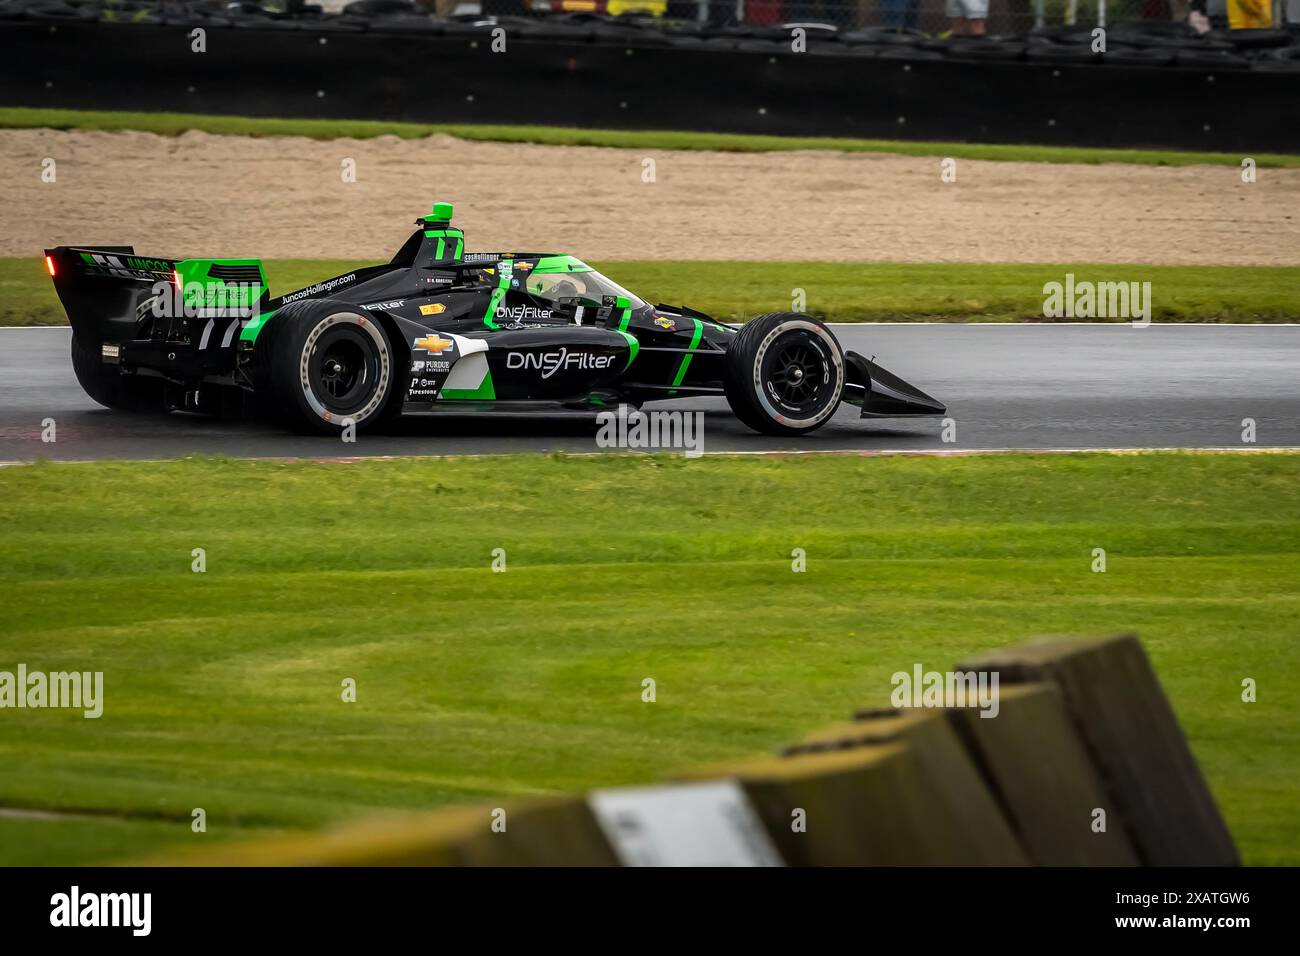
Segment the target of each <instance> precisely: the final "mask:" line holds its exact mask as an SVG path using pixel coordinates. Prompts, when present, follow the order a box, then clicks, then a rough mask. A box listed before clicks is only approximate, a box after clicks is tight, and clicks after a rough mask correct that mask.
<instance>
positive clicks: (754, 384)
mask: <svg viewBox="0 0 1300 956" xmlns="http://www.w3.org/2000/svg"><path fill="white" fill-rule="evenodd" d="M726 368H727V374H726V379H725V381H724V385H725V386H726V392H727V402H728V404H730V405H731V410H732V411H733V412H735V414H736V417H737V418H739V419H740V420H741V421H742V422H744V423H745V424H746V425H748V426H749V427H750V428H752V429H754V430H755V431H759V432H763V433H765V434H768V435H804V434H807V433H808V432H811V431H814V430H815V429H817V428H820V427H821V426H822V425H824V424H825V423H826V421H827V420H828V419H829V418H830V417H831V416H832V415H833V414H835V409H836V408H838V407H839V404H840V397H841V396H842V395H843V394H844V352H843V350H842V349H841V348H840V344H839V342H837V341H836V340H835V336H834V335H832V334H831V331H830V329H828V328H826V326H825V325H824V324H823V323H821V322H819V321H817V320H816V319H813V318H809V317H808V316H806V315H801V314H799V313H797V312H773V313H770V314H768V315H761V316H759V317H758V318H756V319H753V320H751V321H749V322H747V323H746V324H745V326H744V328H742V329H741V330H740V333H739V334H738V335H737V336H736V337H735V339H733V340H732V342H731V345H730V346H728V348H727V356H726Z"/></svg>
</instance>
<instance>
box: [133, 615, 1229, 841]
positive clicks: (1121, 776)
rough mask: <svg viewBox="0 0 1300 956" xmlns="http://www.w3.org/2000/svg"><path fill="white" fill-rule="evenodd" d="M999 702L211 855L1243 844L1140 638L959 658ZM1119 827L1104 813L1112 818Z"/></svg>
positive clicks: (1065, 642)
mask: <svg viewBox="0 0 1300 956" xmlns="http://www.w3.org/2000/svg"><path fill="white" fill-rule="evenodd" d="M958 671H959V672H961V673H965V674H967V675H969V674H970V673H972V672H982V673H986V674H992V673H996V674H997V675H998V680H997V682H996V683H993V682H992V681H991V680H990V681H988V683H989V684H990V685H991V686H992V687H993V690H994V692H995V694H996V706H995V707H989V708H983V707H981V708H976V707H951V706H950V707H926V708H921V707H917V708H909V709H906V710H898V709H887V710H866V711H862V712H860V713H859V714H857V715H856V719H855V720H853V721H845V722H842V723H838V724H832V725H830V726H828V727H825V728H823V729H821V730H818V731H815V732H813V733H811V734H809V735H808V736H807V737H805V738H804V739H802V740H800V741H799V742H797V743H795V744H791V745H790V746H788V747H786V748H784V749H783V750H782V751H781V753H780V755H777V756H769V757H759V758H754V759H749V760H740V761H735V762H730V763H723V764H718V765H715V766H709V767H702V768H699V769H696V770H692V771H688V772H686V773H684V774H681V775H679V776H678V777H677V779H676V781H675V782H673V783H671V784H668V785H664V786H654V787H636V788H616V789H608V790H597V791H594V792H592V793H591V794H589V795H588V796H587V797H586V798H585V799H582V798H577V797H571V798H561V799H554V800H541V801H534V802H529V803H522V804H512V805H509V806H507V807H506V808H504V810H502V809H501V808H493V807H475V808H456V809H450V810H443V811H439V812H436V813H428V814H418V815H417V814H412V815H407V816H404V817H396V816H395V817H391V818H387V819H381V820H375V821H371V822H365V823H361V824H357V825H353V826H349V827H345V828H341V829H338V830H333V831H328V832H323V833H315V834H304V835H301V836H292V837H285V838H281V839H272V840H264V841H260V842H252V843H247V844H242V845H231V846H226V847H221V848H218V849H216V850H213V851H211V852H207V853H204V854H202V855H193V856H185V855H181V856H179V857H177V858H175V859H168V860H150V861H147V862H149V863H154V864H158V863H178V864H199V865H209V866H229V865H237V866H310V865H322V866H370V865H374V866H404V865H405V866H427V865H442V866H532V865H549V866H567V865H578V866H614V865H624V866H685V865H731V866H778V865H781V864H782V863H785V864H789V865H792V866H915V865H920V866H926V865H929V866H935V865H938V866H1015V865H1024V864H1037V865H1080V864H1086V865H1102V866H1124V865H1133V864H1136V863H1144V864H1148V865H1171V864H1172V865H1227V864H1235V863H1236V862H1237V852H1236V848H1235V847H1234V845H1233V842H1232V837H1231V835H1230V834H1229V833H1228V830H1227V827H1226V826H1225V825H1224V823H1223V820H1222V818H1221V817H1220V816H1219V812H1218V808H1217V807H1216V806H1215V804H1214V800H1213V798H1212V796H1211V795H1210V792H1209V790H1208V789H1207V787H1206V785H1205V781H1204V780H1203V779H1202V777H1201V774H1200V770H1199V769H1198V768H1197V766H1196V761H1195V758H1194V757H1193V756H1192V753H1191V750H1190V748H1189V747H1188V745H1187V741H1186V740H1185V739H1184V737H1183V734H1182V731H1181V730H1180V728H1179V726H1178V722H1177V719H1176V718H1175V716H1174V713H1173V710H1172V709H1171V708H1170V706H1169V703H1168V701H1167V700H1166V699H1165V696H1164V693H1163V692H1162V691H1161V689H1160V685H1159V682H1158V681H1157V680H1156V677H1155V673H1154V672H1153V671H1152V669H1151V665H1150V662H1149V661H1148V660H1147V657H1146V654H1145V653H1144V652H1143V650H1142V647H1141V645H1140V644H1139V643H1138V641H1137V638H1136V637H1133V636H1128V635H1125V636H1120V637H1114V638H1106V639H1103V640H1076V639H1048V640H1043V641H1037V642H1034V643H1031V644H1026V645H1021V646H1019V647H1011V648H1005V649H1002V650H999V651H996V652H993V653H991V654H988V655H985V656H983V657H979V658H976V659H974V660H972V661H969V662H967V663H966V664H964V665H960V666H959V667H958ZM1103 821H1104V823H1103Z"/></svg>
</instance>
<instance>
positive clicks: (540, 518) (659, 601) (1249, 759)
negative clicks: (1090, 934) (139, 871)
mask: <svg viewBox="0 0 1300 956" xmlns="http://www.w3.org/2000/svg"><path fill="white" fill-rule="evenodd" d="M1297 485H1300V456H1297V455H1288V454H1272V455H1268V454H1259V455H1249V456H1247V455H1204V454H1176V453H1160V454H1157V453H1152V454H1139V455H1104V454H1081V455H1074V456H1068V457H1061V456H1032V455H1006V456H974V457H967V458H956V459H947V460H940V459H935V458H910V457H894V458H862V457H845V456H808V457H797V458H788V459H780V458H707V459H703V460H699V461H694V462H688V461H686V460H684V459H682V458H678V457H669V456H654V457H643V456H606V457H591V458H573V457H563V456H555V457H538V456H532V457H528V456H519V457H494V458H491V459H448V460H395V461H368V462H362V463H352V464H342V463H339V464H327V463H311V462H301V463H280V462H266V461H262V462H247V461H223V460H186V461H176V462H169V463H162V464H157V463H154V464H151V463H99V464H92V465H56V464H48V463H45V464H37V465H33V466H23V467H13V468H6V469H3V470H0V523H2V524H3V527H4V528H5V533H4V535H3V537H0V569H2V571H3V573H2V574H0V606H3V607H4V608H5V613H4V615H3V617H0V668H3V669H12V668H13V667H15V666H16V664H17V663H18V662H19V661H22V662H25V663H26V664H27V665H28V667H29V668H31V669H40V670H67V669H76V670H102V671H103V672H104V674H105V698H106V699H105V705H104V714H103V716H102V717H101V718H100V719H98V720H86V719H83V718H82V717H81V716H80V714H78V713H72V712H68V711H53V710H25V711H21V712H20V711H6V712H4V713H0V727H3V733H2V734H0V763H2V764H3V766H4V768H5V773H3V774H0V806H8V807H20V808H28V809H44V810H50V811H61V812H69V813H72V812H77V811H82V812H86V811H89V812H99V813H111V814H113V815H114V817H113V818H111V819H104V820H102V821H96V820H94V819H91V820H89V821H88V820H86V819H84V818H83V817H76V818H73V819H69V821H68V822H67V824H66V825H62V824H61V823H59V822H40V823H36V822H27V821H13V820H9V821H5V822H2V823H0V863H12V862H19V861H31V860H33V859H37V860H41V859H50V860H59V861H64V862H67V861H81V860H88V859H92V858H93V859H106V858H117V857H132V856H139V855H141V854H150V853H154V852H157V851H159V850H161V849H165V848H167V847H169V846H182V847H189V848H192V847H194V846H195V844H196V842H197V841H200V840H206V841H216V840H221V839H228V838H231V837H237V836H242V835H247V834H249V833H254V832H263V831H264V830H267V829H277V828H278V829H295V828H310V827H318V826H322V825H326V824H330V823H334V822H337V821H340V820H343V819H355V818H358V817H361V816H364V815H366V814H370V813H374V812H376V811H379V810H383V809H414V808H430V807H436V806H439V805H443V804H449V803H462V802H477V801H483V800H499V799H506V798H509V797H511V796H519V795H535V794H540V793H550V792H559V791H578V790H581V789H584V788H587V787H592V786H603V785H616V784H626V783H634V782H642V781H652V780H656V779H660V778H662V777H663V776H664V775H665V774H668V773H671V772H672V771H674V770H677V769H680V768H683V767H687V766H690V765H693V764H698V763H700V762H705V761H713V760H718V759H726V758H731V757H735V756H741V755H747V754H751V753H754V752H759V751H768V750H770V749H771V748H773V747H775V746H777V745H779V744H781V743H782V742H788V741H789V740H791V739H794V738H796V737H797V736H801V735H802V734H804V733H805V732H807V731H808V730H810V729H812V728H814V727H816V726H819V725H821V724H824V723H828V722H830V721H833V720H836V719H841V718H843V717H844V716H845V715H846V714H848V713H849V712H850V711H852V710H853V709H854V708H856V707H862V706H869V705H879V704H884V703H886V702H887V700H888V696H889V692H890V689H891V688H890V683H889V677H890V675H891V674H892V673H894V672H895V671H898V670H910V669H911V668H912V666H913V664H915V663H917V662H920V663H922V664H923V665H924V666H925V667H927V668H933V669H939V670H944V669H947V668H948V667H950V666H951V665H952V664H953V663H954V662H955V661H957V660H958V659H960V658H962V657H963V656H965V655H968V654H971V653H973V652H977V651H981V650H985V649H989V648H992V647H996V646H1001V645H1005V644H1009V643H1015V642H1019V641H1022V640H1024V639H1027V638H1031V637H1033V636H1036V635H1040V634H1049V633H1058V634H1059V633H1067V634H1092V633H1109V632H1116V631H1121V630H1128V629H1135V630H1138V631H1139V632H1140V633H1141V634H1142V636H1143V639H1144V642H1145V645H1146V647H1147V650H1148V652H1149V653H1150V655H1151V656H1152V658H1153V661H1154V664H1155V667H1156V670H1157V671H1158V673H1159V675H1160V678H1161V680H1162V682H1163V684H1164V687H1165V689H1166V692H1167V693H1168V695H1169V697H1170V700H1171V702H1172V704H1173V706H1174V708H1175V710H1176V711H1177V713H1178V716H1179V718H1180V720H1181V721H1182V725H1183V727H1184V728H1185V730H1186V733H1187V735H1188V737H1189V739H1190V741H1191V744H1192V747H1193V749H1194V751H1195V752H1196V754H1197V757H1198V759H1199V761H1200V763H1201V766H1202V768H1203V770H1204V772H1205V774H1206V777H1207V779H1208V780H1209V782H1210V785H1211V787H1212V789H1213V790H1214V792H1215V794H1216V796H1217V798H1218V800H1219V801H1220V803H1221V806H1222V807H1223V810H1224V813H1225V816H1226V818H1227V820H1228V822H1229V825H1230V826H1231V828H1232V831H1233V833H1234V834H1235V836H1236V838H1237V840H1238V842H1239V845H1240V847H1241V849H1242V851H1243V854H1244V858H1245V860H1246V861H1247V862H1249V863H1253V864H1269V863H1274V864H1290V865H1296V864H1300V809H1298V808H1297V805H1296V801H1295V794H1296V793H1298V792H1300V751H1297V749H1296V747H1295V741H1296V740H1297V739H1300V705H1297V703H1296V699H1295V697H1294V695H1292V694H1291V693H1290V692H1289V688H1291V687H1294V686H1296V685H1297V682H1300V644H1297V642H1296V640H1295V635H1296V633H1297V630H1298V629H1300V595H1298V594H1297V591H1296V589H1295V586H1294V582H1295V581H1297V580H1300V496H1297V495H1295V493H1294V491H1295V488H1296V487H1297ZM796 547H799V548H804V549H806V552H807V560H808V565H807V572H806V573H804V574H794V573H791V565H790V554H791V549H792V548H796ZM1098 547H1100V548H1105V549H1106V551H1107V555H1108V568H1107V571H1106V573H1104V574H1095V573H1092V572H1091V570H1090V566H1091V563H1092V560H1093V559H1092V549H1093V548H1098ZM194 548H204V549H206V561H207V570H206V573H203V574H196V573H192V571H191V560H192V559H191V553H192V549H194ZM494 548H504V549H505V550H506V555H507V561H508V571H507V573H505V574H494V573H492V571H491V570H490V568H489V564H490V561H491V553H492V550H493V549H494ZM646 677H653V678H654V679H655V681H656V682H657V698H658V699H657V702H656V703H654V704H646V703H642V700H641V681H642V680H643V679H644V678H646ZM1244 677H1252V678H1255V679H1256V680H1257V681H1258V682H1259V689H1260V690H1259V701H1258V703H1254V704H1246V703H1243V702H1242V701H1241V699H1240V693H1241V687H1240V685H1241V681H1242V679H1243V678H1244ZM344 678H353V679H355V680H356V682H357V701H356V702H355V703H351V704H349V703H343V702H342V701H341V700H340V683H341V681H342V680H343V679H344ZM194 807H202V808H204V809H205V810H206V811H207V818H208V829H209V832H208V833H207V834H206V835H204V836H198V835H196V834H192V833H191V832H190V827H189V819H190V813H191V810H192V808H194ZM167 821H174V822H172V823H171V824H170V827H169V826H168V825H167ZM10 836H12V837H13V838H12V839H10V838H9V837H10Z"/></svg>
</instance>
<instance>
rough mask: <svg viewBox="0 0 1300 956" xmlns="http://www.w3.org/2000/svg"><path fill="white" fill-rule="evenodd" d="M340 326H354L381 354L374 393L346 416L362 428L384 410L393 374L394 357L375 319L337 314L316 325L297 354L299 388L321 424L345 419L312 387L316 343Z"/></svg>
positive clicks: (336, 422)
mask: <svg viewBox="0 0 1300 956" xmlns="http://www.w3.org/2000/svg"><path fill="white" fill-rule="evenodd" d="M337 325H351V326H354V327H355V328H358V329H360V330H361V331H363V332H365V333H366V335H368V336H369V337H370V340H371V341H372V342H374V344H375V351H376V352H377V353H378V355H379V374H378V381H377V383H376V386H375V390H374V393H373V394H372V395H371V397H370V400H369V401H368V402H366V404H365V405H363V406H362V407H361V408H359V409H357V410H356V411H355V412H353V413H351V414H350V415H347V416H345V417H347V418H351V419H352V420H353V421H354V422H355V423H356V424H358V425H361V424H364V423H365V422H366V421H368V420H369V419H370V418H371V417H372V416H373V415H375V414H377V413H378V412H379V410H380V409H381V408H382V407H383V405H384V399H385V398H386V397H387V395H388V380H389V379H390V378H391V377H392V374H393V363H392V357H391V356H390V355H389V349H388V341H387V340H386V339H385V338H384V333H383V331H382V330H381V329H380V328H379V326H378V324H377V323H376V322H375V321H374V320H373V319H369V318H367V317H366V316H364V315H361V314H359V313H357V312H335V313H334V314H333V315H327V316H326V317H325V318H323V319H321V320H320V321H319V322H317V323H316V325H315V326H314V327H313V328H312V330H311V331H310V332H308V333H307V337H306V339H304V340H303V345H302V351H301V352H300V353H299V354H298V386H299V388H301V389H302V395H303V399H304V400H305V401H306V402H307V407H308V408H310V409H311V410H312V412H313V413H314V414H315V415H316V417H318V418H319V419H320V420H321V421H323V422H329V423H330V424H331V425H337V424H339V423H340V422H341V421H342V420H343V419H342V418H340V417H339V416H337V415H335V414H334V413H333V412H331V411H330V410H329V409H328V408H326V407H325V406H324V404H322V402H321V400H320V399H319V398H317V397H316V393H315V392H314V391H312V387H311V357H312V353H313V352H314V351H315V350H316V343H317V342H318V341H320V337H321V336H322V335H324V334H325V332H327V331H328V330H329V329H331V328H334V327H335V326H337Z"/></svg>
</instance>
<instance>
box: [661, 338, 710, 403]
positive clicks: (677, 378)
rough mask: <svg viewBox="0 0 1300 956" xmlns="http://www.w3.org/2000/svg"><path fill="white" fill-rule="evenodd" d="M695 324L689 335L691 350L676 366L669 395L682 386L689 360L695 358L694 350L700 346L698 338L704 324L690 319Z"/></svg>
mask: <svg viewBox="0 0 1300 956" xmlns="http://www.w3.org/2000/svg"><path fill="white" fill-rule="evenodd" d="M691 321H692V322H694V323H695V331H694V332H693V333H691V350H690V351H689V352H687V353H686V354H685V355H683V356H682V363H681V364H680V365H678V366H677V374H676V375H674V376H673V388H672V390H670V391H669V392H668V394H669V395H671V394H673V391H675V390H676V389H677V386H678V385H681V384H682V380H683V379H684V378H686V370H687V369H688V368H690V367H691V359H692V358H694V357H695V349H696V348H697V347H698V346H699V344H700V338H701V337H703V335H704V323H703V322H701V321H700V320H699V319H691Z"/></svg>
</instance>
